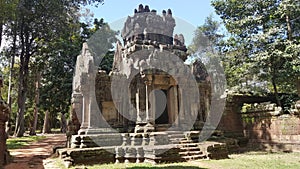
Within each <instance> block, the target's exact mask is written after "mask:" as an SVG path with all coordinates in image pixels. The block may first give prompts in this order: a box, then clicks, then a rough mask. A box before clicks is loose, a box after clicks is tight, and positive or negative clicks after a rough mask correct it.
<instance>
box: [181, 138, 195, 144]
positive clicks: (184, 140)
mask: <svg viewBox="0 0 300 169" xmlns="http://www.w3.org/2000/svg"><path fill="white" fill-rule="evenodd" d="M180 143H181V144H189V143H193V141H191V140H186V139H183V140H180Z"/></svg>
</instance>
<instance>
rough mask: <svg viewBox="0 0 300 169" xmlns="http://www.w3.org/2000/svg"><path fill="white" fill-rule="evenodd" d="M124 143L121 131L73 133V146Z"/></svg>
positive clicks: (85, 146) (103, 145)
mask: <svg viewBox="0 0 300 169" xmlns="http://www.w3.org/2000/svg"><path fill="white" fill-rule="evenodd" d="M122 143H123V138H122V136H121V134H120V133H102V134H91V135H73V136H72V138H71V148H88V147H106V146H121V145H122Z"/></svg>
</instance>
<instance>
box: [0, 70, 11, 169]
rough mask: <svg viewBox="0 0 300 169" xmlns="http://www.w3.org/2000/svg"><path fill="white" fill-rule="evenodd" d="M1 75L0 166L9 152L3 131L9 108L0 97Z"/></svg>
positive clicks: (0, 76)
mask: <svg viewBox="0 0 300 169" xmlns="http://www.w3.org/2000/svg"><path fill="white" fill-rule="evenodd" d="M2 82H3V80H2V75H1V74H0V168H3V166H4V165H5V164H6V163H7V160H8V156H9V153H8V151H7V147H6V139H7V135H6V132H5V122H7V120H8V117H9V113H10V109H9V106H8V105H7V104H6V103H5V101H4V100H3V99H2V97H1V88H2V87H3V85H2V84H3V83H2Z"/></svg>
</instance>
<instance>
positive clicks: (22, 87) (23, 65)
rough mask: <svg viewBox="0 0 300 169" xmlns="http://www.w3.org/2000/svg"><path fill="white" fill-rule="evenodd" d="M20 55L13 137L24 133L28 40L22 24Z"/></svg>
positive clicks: (28, 54)
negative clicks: (16, 111)
mask: <svg viewBox="0 0 300 169" xmlns="http://www.w3.org/2000/svg"><path fill="white" fill-rule="evenodd" d="M21 24H22V25H21V35H20V38H21V54H20V69H19V70H20V72H19V73H20V74H19V89H18V90H19V91H18V114H17V119H16V129H15V134H14V135H15V136H17V137H21V136H23V135H24V133H25V126H24V113H25V102H26V95H27V79H28V65H29V59H30V53H29V51H30V40H29V38H30V37H29V30H28V29H26V28H27V27H26V26H25V25H24V23H23V22H22V23H21Z"/></svg>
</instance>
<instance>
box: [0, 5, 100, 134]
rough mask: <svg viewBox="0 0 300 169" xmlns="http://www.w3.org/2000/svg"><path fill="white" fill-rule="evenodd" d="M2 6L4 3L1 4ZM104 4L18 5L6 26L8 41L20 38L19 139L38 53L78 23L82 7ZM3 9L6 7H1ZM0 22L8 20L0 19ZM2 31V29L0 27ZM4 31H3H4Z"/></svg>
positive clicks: (16, 131)
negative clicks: (32, 70) (30, 68)
mask: <svg viewBox="0 0 300 169" xmlns="http://www.w3.org/2000/svg"><path fill="white" fill-rule="evenodd" d="M1 2H2V1H1ZM100 2H102V0H75V1H60V0H53V1H47V0H21V1H20V2H19V3H17V5H16V11H15V14H14V15H16V17H15V18H14V20H11V21H10V23H9V24H7V25H5V31H7V32H8V33H7V36H8V37H14V36H15V37H16V38H15V39H16V42H15V45H10V46H15V47H16V50H15V52H14V53H15V55H17V56H18V57H19V61H20V63H19V64H20V67H19V82H18V88H19V89H18V90H19V91H18V114H17V120H16V128H15V135H16V136H22V135H23V134H24V132H25V130H24V111H25V101H26V95H27V90H28V86H27V81H28V73H29V66H28V65H29V62H30V60H31V58H33V57H35V55H36V53H37V52H38V51H39V50H40V49H41V48H42V47H43V46H45V45H46V46H47V44H48V43H50V42H51V41H52V40H53V39H55V38H59V37H60V35H61V34H63V33H64V31H65V29H64V28H65V27H66V25H68V24H69V23H70V22H73V21H74V20H78V17H77V13H78V11H79V7H80V5H86V4H92V3H100ZM1 7H3V6H2V3H1ZM0 20H4V19H2V18H0ZM0 26H1V28H3V27H2V25H0ZM1 30H2V29H1ZM1 35H2V34H1Z"/></svg>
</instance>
